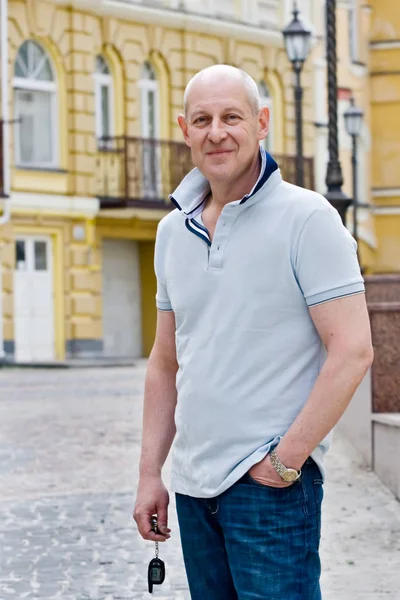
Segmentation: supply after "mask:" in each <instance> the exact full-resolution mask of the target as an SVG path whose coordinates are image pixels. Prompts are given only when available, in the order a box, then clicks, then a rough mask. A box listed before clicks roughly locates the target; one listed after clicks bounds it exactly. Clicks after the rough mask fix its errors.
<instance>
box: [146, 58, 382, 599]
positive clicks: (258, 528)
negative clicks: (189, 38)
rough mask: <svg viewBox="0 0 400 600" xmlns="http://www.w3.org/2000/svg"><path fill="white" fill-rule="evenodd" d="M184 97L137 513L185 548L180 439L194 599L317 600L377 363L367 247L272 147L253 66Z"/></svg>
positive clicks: (164, 225) (227, 70) (159, 247)
mask: <svg viewBox="0 0 400 600" xmlns="http://www.w3.org/2000/svg"><path fill="white" fill-rule="evenodd" d="M184 104H185V114H184V115H180V116H179V119H178V120H179V125H180V127H181V129H182V132H183V136H184V139H185V142H186V143H187V144H188V146H190V148H191V152H192V156H193V161H194V163H195V165H196V167H197V168H196V169H194V170H193V171H192V172H191V173H189V175H188V176H187V177H186V178H185V179H184V180H183V181H182V183H181V184H180V185H179V187H178V188H177V190H176V191H175V192H174V194H173V195H172V198H171V199H172V201H173V203H174V205H175V206H176V210H174V211H173V212H172V213H171V214H169V215H168V216H167V217H165V218H164V219H163V220H162V221H161V223H160V225H159V229H158V233H157V241H156V253H155V270H156V275H157V282H158V289H157V307H158V322H157V333H156V340H155V343H154V347H153V350H152V352H151V356H150V359H149V363H148V370H147V377H146V385H145V398H144V422H143V444H142V454H141V461H140V481H139V487H138V494H137V501H136V507H135V512H134V518H135V520H136V522H137V525H138V529H139V532H140V533H141V535H142V536H143V538H144V539H146V540H153V541H156V540H157V541H162V540H166V539H168V538H169V532H170V530H169V529H168V528H167V507H168V499H169V498H168V493H167V490H166V488H165V487H164V484H163V482H162V479H161V469H162V466H163V464H164V462H165V460H166V457H167V455H168V453H169V450H170V447H171V445H172V442H173V441H174V438H175V441H174V448H173V463H172V490H173V491H174V492H175V493H176V505H177V512H178V520H179V527H180V533H181V540H182V548H183V555H184V560H185V566H186V572H187V576H188V581H189V587H190V592H191V597H192V600H234V599H239V600H250V599H252V600H256V599H260V600H261V599H268V600H318V599H319V598H321V592H320V587H319V577H320V561H319V554H318V547H319V538H320V511H321V501H322V481H323V479H324V476H325V473H324V467H323V455H324V453H325V452H326V450H327V449H328V447H329V445H330V441H331V430H332V428H333V427H334V425H335V424H336V423H337V421H338V420H339V418H340V416H341V415H342V413H343V412H344V410H345V409H346V407H347V405H348V403H349V402H350V400H351V398H352V396H353V394H354V391H355V390H356V388H357V386H358V385H359V383H360V381H361V380H362V378H363V376H364V374H365V373H366V371H367V369H368V368H369V366H370V365H371V362H372V354H373V352H372V345H371V337H370V327H369V320H368V313H367V309H366V304H365V297H364V293H363V291H364V287H363V280H362V277H361V274H360V270H359V266H358V262H357V255H356V244H355V242H354V240H353V238H352V237H351V236H350V234H349V233H348V231H347V230H346V229H345V227H343V225H342V223H341V220H340V218H339V215H338V213H337V211H336V210H334V209H333V208H332V207H331V206H330V205H329V203H328V202H327V201H326V200H325V199H324V198H323V197H322V196H320V195H318V194H316V193H314V192H311V191H308V190H304V189H302V188H298V187H296V186H293V185H290V184H288V183H286V182H283V181H282V178H281V175H280V171H279V169H278V167H277V164H276V163H275V161H274V160H273V158H272V157H271V156H269V155H267V154H266V153H265V152H264V150H263V149H261V147H260V141H261V140H262V139H264V138H265V137H266V136H267V134H268V122H269V112H268V109H267V108H264V107H261V106H260V99H259V96H258V91H257V86H256V84H255V82H254V81H253V80H252V79H251V78H250V77H249V76H248V75H247V74H246V73H244V72H243V71H240V70H238V69H236V68H234V67H230V66H226V65H215V66H213V67H210V68H208V69H205V70H203V71H201V72H200V73H198V74H197V75H195V77H194V78H193V79H192V80H191V81H190V82H189V84H188V87H187V89H186V92H185V96H184ZM153 514H157V515H158V521H159V526H160V529H161V531H162V532H163V534H164V535H155V534H154V533H152V532H151V524H150V518H151V515H153Z"/></svg>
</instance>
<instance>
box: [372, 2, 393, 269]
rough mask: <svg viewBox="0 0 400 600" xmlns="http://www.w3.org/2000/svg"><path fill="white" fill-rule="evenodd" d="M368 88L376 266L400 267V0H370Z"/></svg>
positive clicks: (382, 267)
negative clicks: (393, 0) (376, 244)
mask: <svg viewBox="0 0 400 600" xmlns="http://www.w3.org/2000/svg"><path fill="white" fill-rule="evenodd" d="M370 4H371V7H372V19H371V30H370V94H371V136H372V140H373V143H372V157H371V176H372V200H373V203H374V205H375V209H374V216H375V229H376V237H377V239H378V248H377V252H376V262H375V264H374V271H375V272H381V273H393V272H396V273H399V272H400V168H399V166H400V135H399V132H400V69H399V64H400V5H399V4H398V3H397V2H394V3H393V2H391V0H372V1H371V2H370Z"/></svg>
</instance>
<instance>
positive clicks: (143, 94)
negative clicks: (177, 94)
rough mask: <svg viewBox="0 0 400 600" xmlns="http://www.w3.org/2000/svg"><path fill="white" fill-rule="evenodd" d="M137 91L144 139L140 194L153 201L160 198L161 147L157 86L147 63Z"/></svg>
mask: <svg viewBox="0 0 400 600" xmlns="http://www.w3.org/2000/svg"><path fill="white" fill-rule="evenodd" d="M139 89H140V103H141V128H142V138H144V141H143V143H142V148H143V150H142V152H143V185H142V188H143V189H142V194H143V197H144V198H148V199H155V198H160V197H161V195H160V194H161V166H160V162H161V146H160V144H158V143H157V141H156V140H159V139H160V107H159V84H158V81H157V76H156V73H155V70H154V69H153V67H152V65H151V64H150V63H149V62H145V63H144V65H143V68H142V72H141V74H140V81H139Z"/></svg>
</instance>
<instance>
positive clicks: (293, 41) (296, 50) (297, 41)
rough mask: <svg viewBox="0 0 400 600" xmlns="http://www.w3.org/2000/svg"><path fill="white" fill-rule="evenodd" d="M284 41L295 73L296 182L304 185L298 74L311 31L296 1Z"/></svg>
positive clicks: (301, 90) (304, 58)
mask: <svg viewBox="0 0 400 600" xmlns="http://www.w3.org/2000/svg"><path fill="white" fill-rule="evenodd" d="M282 33H283V39H284V41H285V48H286V53H287V55H288V59H289V60H290V62H291V63H292V66H293V71H294V74H295V86H294V101H295V107H296V183H297V185H300V186H301V187H304V161H303V116H302V100H303V88H302V87H301V84H300V74H301V71H302V68H303V64H304V61H305V60H306V59H307V56H308V52H309V50H310V41H311V31H309V30H308V29H306V28H305V27H304V25H303V23H302V22H301V21H300V19H299V11H298V9H297V3H296V2H294V5H293V20H292V22H291V23H290V24H289V25H288V26H287V27H286V28H285V29H284V30H283V31H282Z"/></svg>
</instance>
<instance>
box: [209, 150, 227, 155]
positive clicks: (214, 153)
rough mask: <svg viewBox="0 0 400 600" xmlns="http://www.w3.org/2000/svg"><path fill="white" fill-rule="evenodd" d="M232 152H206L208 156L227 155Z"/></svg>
mask: <svg viewBox="0 0 400 600" xmlns="http://www.w3.org/2000/svg"><path fill="white" fill-rule="evenodd" d="M230 152H233V150H215V151H214V152H207V154H208V155H209V156H218V154H229V153H230Z"/></svg>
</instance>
